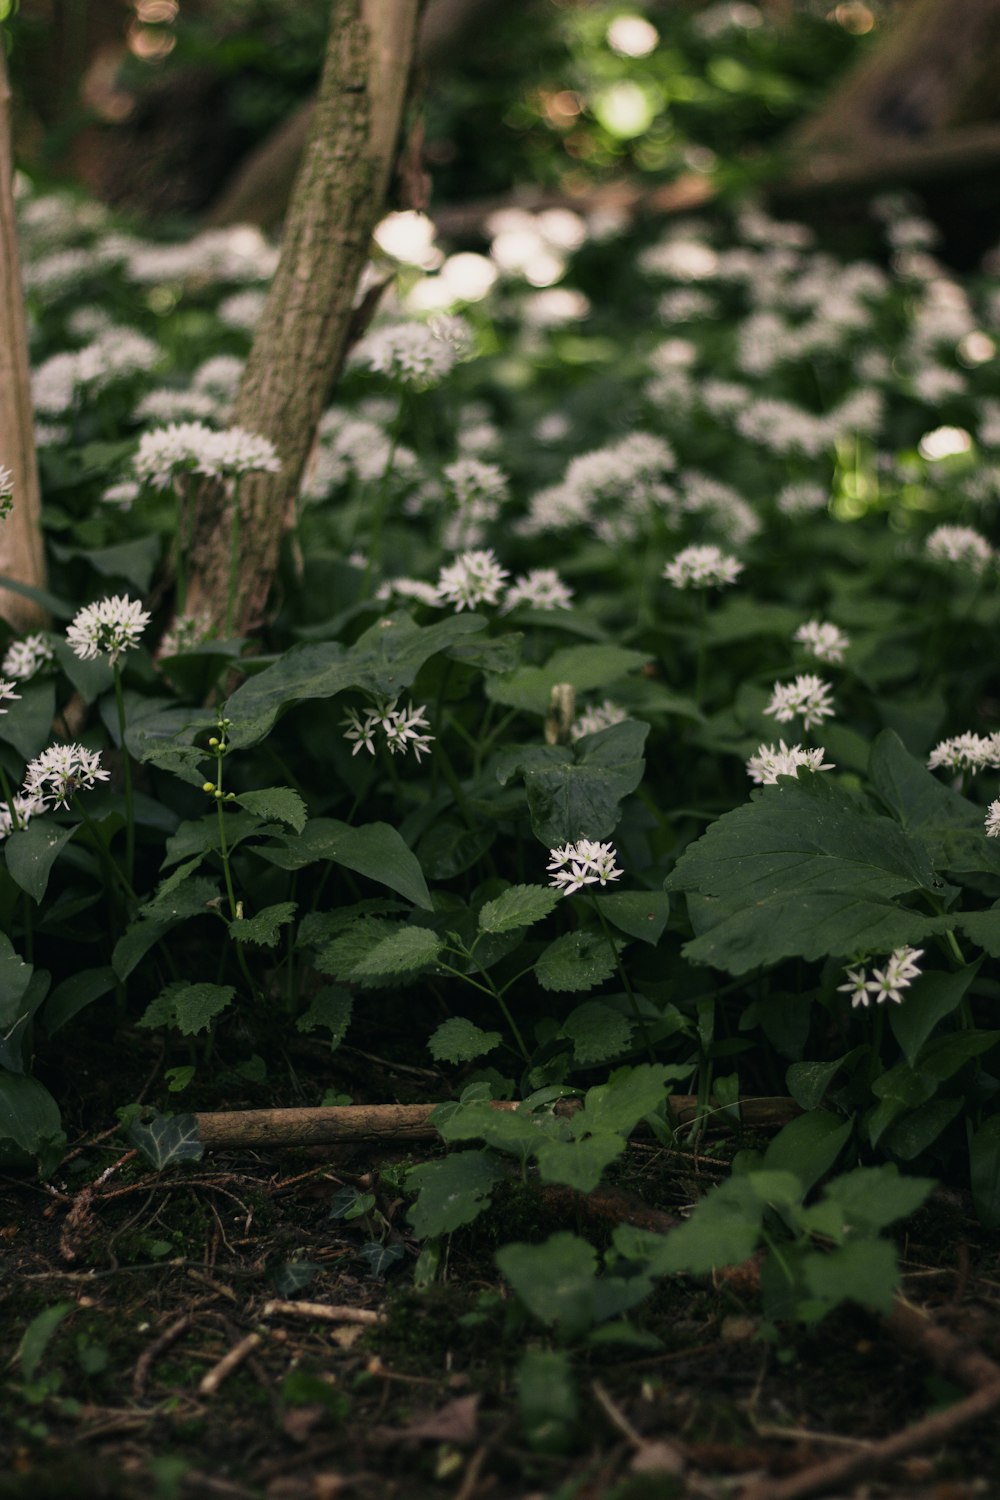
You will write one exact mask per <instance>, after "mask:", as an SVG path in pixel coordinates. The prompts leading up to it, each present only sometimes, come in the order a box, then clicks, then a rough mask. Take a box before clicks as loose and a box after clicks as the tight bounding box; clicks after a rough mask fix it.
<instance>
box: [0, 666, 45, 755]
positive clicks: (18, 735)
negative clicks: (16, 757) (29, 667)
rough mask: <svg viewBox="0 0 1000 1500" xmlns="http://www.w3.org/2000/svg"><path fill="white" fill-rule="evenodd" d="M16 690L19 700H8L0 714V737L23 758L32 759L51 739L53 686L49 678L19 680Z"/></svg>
mask: <svg viewBox="0 0 1000 1500" xmlns="http://www.w3.org/2000/svg"><path fill="white" fill-rule="evenodd" d="M15 686H18V685H17V684H16V683H15ZM19 692H20V698H19V699H18V701H17V702H14V703H9V704H8V706H7V707H6V708H5V709H4V712H3V715H2V716H0V740H4V741H6V743H7V744H8V745H13V746H14V749H15V750H17V751H18V752H19V754H20V755H22V756H23V757H24V759H25V760H33V759H34V757H35V756H36V755H39V754H40V753H41V751H42V750H44V749H45V747H46V745H48V743H49V741H50V740H51V738H52V720H53V719H54V718H55V712H56V687H55V683H54V682H53V681H52V680H51V678H42V679H41V680H39V681H38V682H23V683H21V684H20V686H19Z"/></svg>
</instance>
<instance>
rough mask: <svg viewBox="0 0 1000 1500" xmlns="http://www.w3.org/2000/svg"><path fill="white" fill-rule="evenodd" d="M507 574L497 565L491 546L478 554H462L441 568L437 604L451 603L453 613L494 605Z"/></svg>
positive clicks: (505, 570)
mask: <svg viewBox="0 0 1000 1500" xmlns="http://www.w3.org/2000/svg"><path fill="white" fill-rule="evenodd" d="M508 577H509V574H508V572H507V569H506V568H502V567H501V566H500V564H499V563H498V562H497V560H496V557H495V555H494V552H493V548H492V547H487V548H485V549H484V550H483V551H479V552H462V553H460V554H459V556H458V557H457V558H456V559H455V561H454V562H453V563H449V564H447V566H445V567H443V568H442V569H441V572H440V573H439V575H438V581H437V588H436V594H437V602H438V603H439V604H453V605H454V606H455V612H456V613H460V612H461V611H462V610H463V609H475V607H476V605H477V604H496V602H497V600H498V599H499V598H500V594H501V591H502V589H503V587H504V585H505V583H506V582H507V579H508Z"/></svg>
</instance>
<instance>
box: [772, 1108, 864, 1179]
mask: <svg viewBox="0 0 1000 1500" xmlns="http://www.w3.org/2000/svg"><path fill="white" fill-rule="evenodd" d="M853 1124H854V1122H853V1121H852V1120H843V1119H841V1118H840V1116H839V1115H834V1114H830V1113H828V1112H827V1111H826V1110H821V1109H814V1110H810V1111H809V1113H808V1114H805V1115H799V1117H798V1119H796V1120H790V1121H789V1123H788V1124H787V1125H785V1126H784V1127H783V1128H782V1129H781V1130H780V1131H779V1132H778V1134H777V1135H776V1136H775V1137H774V1140H773V1141H771V1143H770V1145H769V1146H768V1148H767V1150H766V1151H765V1153H764V1168H765V1170H767V1171H773V1172H794V1174H795V1176H796V1177H797V1178H798V1179H799V1181H800V1182H801V1184H802V1190H803V1193H807V1192H808V1191H809V1189H810V1188H811V1187H813V1186H814V1184H815V1183H817V1182H818V1181H819V1179H820V1178H821V1177H822V1176H823V1175H824V1174H825V1173H826V1172H828V1171H829V1170H830V1168H831V1167H832V1166H833V1164H834V1162H835V1161H836V1160H837V1157H838V1156H839V1155H840V1153H841V1151H842V1150H843V1148H844V1145H845V1143H846V1141H847V1138H848V1136H849V1135H850V1134H851V1130H852V1128H853Z"/></svg>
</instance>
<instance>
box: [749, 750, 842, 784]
mask: <svg viewBox="0 0 1000 1500" xmlns="http://www.w3.org/2000/svg"><path fill="white" fill-rule="evenodd" d="M825 754H826V751H825V750H824V749H823V748H822V746H821V747H820V748H819V749H818V750H806V749H804V748H803V747H802V746H801V745H786V744H785V742H784V740H779V741H778V748H777V749H775V748H774V746H773V745H758V747H757V749H756V751H755V752H754V754H753V755H751V757H750V759H749V760H748V761H747V775H748V776H749V777H750V780H751V781H752V782H754V783H755V784H756V785H757V786H774V785H775V783H776V782H777V780H778V777H779V776H795V777H796V778H797V777H798V774H799V771H800V770H801V769H804V770H807V771H832V770H833V762H832V761H824V759H823V756H824V755H825Z"/></svg>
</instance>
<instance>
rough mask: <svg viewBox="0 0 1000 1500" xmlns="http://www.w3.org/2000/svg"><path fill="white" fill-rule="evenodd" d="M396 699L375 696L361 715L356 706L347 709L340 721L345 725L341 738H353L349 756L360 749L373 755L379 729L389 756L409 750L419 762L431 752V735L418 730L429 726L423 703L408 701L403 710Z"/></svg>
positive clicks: (432, 737)
mask: <svg viewBox="0 0 1000 1500" xmlns="http://www.w3.org/2000/svg"><path fill="white" fill-rule="evenodd" d="M398 701H399V700H398V698H391V699H376V700H375V703H374V704H373V706H372V707H371V708H369V709H366V710H365V711H364V716H363V717H362V715H361V714H360V713H359V712H358V710H357V709H356V708H349V709H348V710H347V717H346V718H344V719H342V720H341V723H343V724H346V725H347V726H348V727H347V729H346V730H345V732H344V739H345V740H353V741H354V749H353V750H352V751H351V754H352V755H357V753H358V751H359V750H361V749H365V750H367V751H368V753H369V755H374V754H375V736H376V732H377V731H378V730H381V731H382V733H383V735H384V736H385V743H386V748H387V749H388V751H389V754H390V755H405V754H406V752H407V750H412V751H413V753H414V755H415V756H416V758H417V761H418V763H419V761H420V757H421V755H429V754H430V747H431V743H432V741H433V739H434V736H433V735H432V734H421V733H419V731H420V730H421V729H429V728H430V723H429V720H428V719H427V705H426V703H422V704H421V705H420V707H419V708H414V706H413V704H412V703H410V704H408V705H407V707H406V708H405V709H402V708H397V707H396V704H397V703H398Z"/></svg>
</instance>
